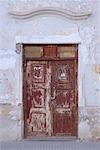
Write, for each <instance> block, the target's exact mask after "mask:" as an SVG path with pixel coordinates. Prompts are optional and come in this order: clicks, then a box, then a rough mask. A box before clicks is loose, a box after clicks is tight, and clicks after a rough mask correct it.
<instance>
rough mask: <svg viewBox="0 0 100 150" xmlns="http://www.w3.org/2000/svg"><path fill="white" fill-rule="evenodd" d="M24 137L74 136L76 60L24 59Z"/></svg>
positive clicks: (75, 123)
mask: <svg viewBox="0 0 100 150" xmlns="http://www.w3.org/2000/svg"><path fill="white" fill-rule="evenodd" d="M24 83H25V84H24V115H25V117H24V118H25V136H26V137H34V136H38V137H40V136H43V137H45V136H68V135H70V136H76V135H77V101H76V99H77V98H76V97H77V94H76V93H77V92H76V61H75V59H66V60H60V59H59V60H41V61H38V60H26V62H25V74H24Z"/></svg>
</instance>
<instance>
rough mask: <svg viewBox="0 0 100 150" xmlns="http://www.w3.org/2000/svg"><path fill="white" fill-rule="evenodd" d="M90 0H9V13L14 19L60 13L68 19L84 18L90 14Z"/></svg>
mask: <svg viewBox="0 0 100 150" xmlns="http://www.w3.org/2000/svg"><path fill="white" fill-rule="evenodd" d="M92 7H93V1H92V0H53V1H52V0H9V2H8V8H9V14H10V15H12V16H13V17H14V18H16V19H28V18H31V17H34V16H37V15H44V14H52V15H61V16H64V17H67V18H70V19H75V20H78V19H86V18H88V16H90V15H91V14H92Z"/></svg>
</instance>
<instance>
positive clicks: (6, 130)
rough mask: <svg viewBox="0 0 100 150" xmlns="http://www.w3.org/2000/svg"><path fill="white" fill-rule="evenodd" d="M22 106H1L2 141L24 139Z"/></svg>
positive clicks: (0, 137)
mask: <svg viewBox="0 0 100 150" xmlns="http://www.w3.org/2000/svg"><path fill="white" fill-rule="evenodd" d="M22 120H23V119H22V105H21V104H19V105H18V106H15V105H11V104H7V103H6V104H0V141H3V140H4V139H5V140H20V139H22V124H23V122H22Z"/></svg>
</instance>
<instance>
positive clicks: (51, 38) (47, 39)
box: [15, 32, 81, 44]
mask: <svg viewBox="0 0 100 150" xmlns="http://www.w3.org/2000/svg"><path fill="white" fill-rule="evenodd" d="M15 41H16V44H18V43H24V44H25V43H28V44H37V43H38V44H80V43H81V38H80V36H79V34H78V33H77V32H76V33H72V34H71V35H69V36H65V35H45V36H44V35H34V36H33V35H32V36H31V35H30V36H16V39H15Z"/></svg>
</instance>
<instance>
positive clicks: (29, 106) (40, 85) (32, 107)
mask: <svg viewBox="0 0 100 150" xmlns="http://www.w3.org/2000/svg"><path fill="white" fill-rule="evenodd" d="M25 68H26V69H25V77H24V83H25V85H24V87H25V89H24V105H25V106H24V109H25V110H24V112H25V135H26V136H27V137H28V136H42V135H50V134H51V129H50V128H51V122H50V110H49V101H50V69H49V65H48V62H45V61H40V62H39V61H27V62H26V66H25Z"/></svg>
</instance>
